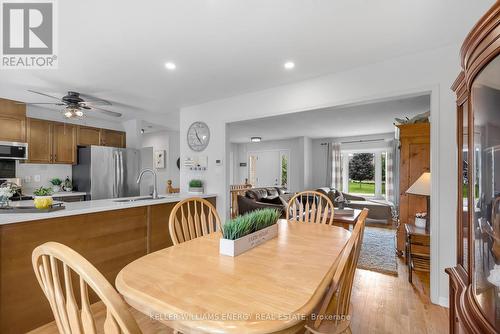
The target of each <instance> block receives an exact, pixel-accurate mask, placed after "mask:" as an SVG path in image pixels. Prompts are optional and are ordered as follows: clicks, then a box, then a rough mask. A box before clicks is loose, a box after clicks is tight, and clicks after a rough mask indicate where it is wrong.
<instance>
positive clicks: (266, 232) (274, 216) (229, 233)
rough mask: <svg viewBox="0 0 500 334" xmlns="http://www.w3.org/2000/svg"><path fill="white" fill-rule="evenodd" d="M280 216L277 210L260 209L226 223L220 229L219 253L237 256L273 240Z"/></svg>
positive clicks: (276, 233)
mask: <svg viewBox="0 0 500 334" xmlns="http://www.w3.org/2000/svg"><path fill="white" fill-rule="evenodd" d="M280 216H281V212H280V211H279V210H276V209H260V210H256V211H253V212H250V213H247V214H245V215H243V216H238V217H236V218H234V219H232V220H230V221H228V222H226V223H225V224H224V226H223V227H222V238H221V239H220V242H219V253H220V254H222V255H229V256H237V255H240V254H241V253H243V252H246V251H247V250H249V249H251V248H254V247H256V246H258V245H260V244H262V243H264V242H266V241H267V240H271V239H273V238H275V237H276V236H277V235H278V224H277V222H278V219H279V218H280Z"/></svg>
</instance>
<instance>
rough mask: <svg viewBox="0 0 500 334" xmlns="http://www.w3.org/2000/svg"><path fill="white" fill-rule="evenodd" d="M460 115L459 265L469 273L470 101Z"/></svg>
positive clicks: (461, 108)
mask: <svg viewBox="0 0 500 334" xmlns="http://www.w3.org/2000/svg"><path fill="white" fill-rule="evenodd" d="M458 111H459V114H458V116H459V117H460V119H461V122H462V123H461V125H462V126H461V128H462V131H461V133H459V135H460V136H461V137H460V138H459V145H460V146H461V147H462V150H461V151H459V152H458V154H459V166H460V170H459V177H460V180H461V182H460V184H459V186H460V190H459V200H458V208H459V215H460V216H459V217H458V219H459V224H458V226H459V227H458V228H459V229H460V230H459V231H457V233H458V235H459V237H460V238H461V240H460V241H459V245H460V246H461V247H462V249H461V251H460V253H459V255H460V258H459V263H461V264H462V266H463V268H464V269H465V270H466V271H467V272H469V267H468V266H469V252H468V249H469V201H468V195H469V175H468V170H469V156H468V155H469V108H468V101H466V102H465V103H464V104H463V105H461V106H459V109H458Z"/></svg>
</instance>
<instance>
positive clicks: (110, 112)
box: [89, 106, 122, 117]
mask: <svg viewBox="0 0 500 334" xmlns="http://www.w3.org/2000/svg"><path fill="white" fill-rule="evenodd" d="M89 107H91V108H92V109H95V110H96V111H99V112H101V113H103V114H105V115H108V116H113V117H122V114H120V113H119V112H115V111H110V110H106V109H102V108H99V107H95V106H89Z"/></svg>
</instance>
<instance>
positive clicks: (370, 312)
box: [351, 260, 448, 334]
mask: <svg viewBox="0 0 500 334" xmlns="http://www.w3.org/2000/svg"><path fill="white" fill-rule="evenodd" d="M398 273H399V275H398V277H394V276H390V275H384V274H380V273H376V272H373V271H369V270H362V269H357V270H356V276H355V279H354V287H353V293H352V299H351V303H352V305H353V311H352V314H353V317H352V322H351V329H352V332H353V333H354V334H356V333H363V334H365V333H384V334H385V333H408V334H409V333H436V334H444V333H448V309H447V308H445V307H441V306H438V305H434V304H432V303H431V301H430V297H429V278H428V275H423V274H416V275H415V274H414V275H413V278H414V279H413V285H412V284H410V283H409V282H408V270H407V267H406V265H405V264H404V262H403V261H401V260H398Z"/></svg>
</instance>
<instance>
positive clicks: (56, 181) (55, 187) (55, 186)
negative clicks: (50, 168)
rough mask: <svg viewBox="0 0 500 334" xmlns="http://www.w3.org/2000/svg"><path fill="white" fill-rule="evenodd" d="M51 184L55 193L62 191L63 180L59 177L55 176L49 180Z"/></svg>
mask: <svg viewBox="0 0 500 334" xmlns="http://www.w3.org/2000/svg"><path fill="white" fill-rule="evenodd" d="M49 182H50V184H52V191H53V192H55V193H58V192H60V191H61V184H62V182H63V181H62V180H61V179H60V178H58V177H55V178H53V179H52V180H50V181H49Z"/></svg>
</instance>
